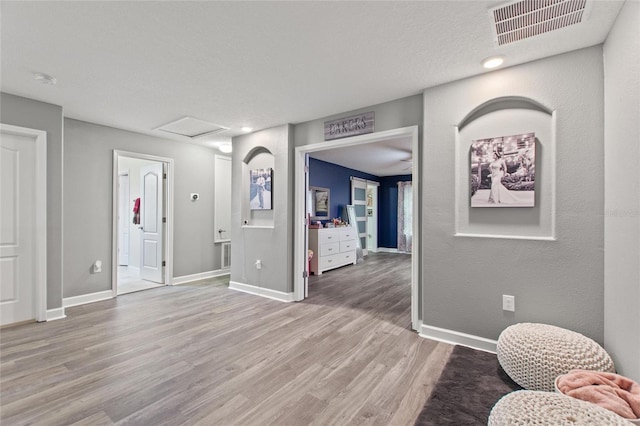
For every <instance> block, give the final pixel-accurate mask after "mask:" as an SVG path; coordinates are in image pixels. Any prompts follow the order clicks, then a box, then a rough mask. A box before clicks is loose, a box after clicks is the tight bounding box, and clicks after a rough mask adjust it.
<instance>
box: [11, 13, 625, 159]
mask: <svg viewBox="0 0 640 426" xmlns="http://www.w3.org/2000/svg"><path fill="white" fill-rule="evenodd" d="M622 3H623V2H621V1H593V5H592V8H591V12H590V16H589V17H588V19H587V20H586V22H584V23H582V24H578V25H575V26H572V27H568V28H564V29H561V30H558V31H555V32H553V33H549V34H544V35H540V36H537V37H534V38H532V39H528V40H525V41H522V42H519V43H515V44H513V45H508V46H502V47H499V48H498V47H496V46H495V45H494V42H493V33H492V27H491V20H490V19H489V13H488V10H489V9H490V8H492V7H495V6H498V5H503V4H505V2H503V1H422V2H418V1H412V2H403V1H392V2H385V1H370V2H357V1H353V2H352V1H349V2H346V1H345V2H335V1H329V2H316V1H299V2H270V1H260V2H245V1H229V2H223V1H215V2H206V1H205V2H182V1H165V2H131V1H110V2H109V1H108V2H99V1H80V2H68V1H52V2H26V1H18V2H13V1H2V2H1V3H0V14H1V36H2V38H1V51H2V52H1V55H2V57H1V59H2V63H1V75H0V76H1V89H2V91H3V92H6V93H11V94H15V95H20V96H25V97H28V98H32V99H37V100H41V101H44V102H49V103H53V104H57V105H62V106H63V108H64V115H65V117H70V118H75V119H79V120H84V121H89V122H93V123H98V124H104V125H108V126H113V127H118V128H122V129H127V130H132V131H136V132H141V133H147V134H155V135H158V136H161V137H170V138H173V139H176V140H185V138H183V137H179V136H175V137H174V136H169V135H168V134H166V133H162V132H160V133H159V132H158V131H157V130H153V129H155V128H157V127H158V126H160V125H162V124H165V123H168V122H170V121H173V120H176V119H179V118H182V117H184V116H192V117H195V118H197V119H201V120H206V121H210V122H213V123H215V124H218V125H220V126H224V127H229V128H230V130H229V131H227V132H225V133H221V134H218V135H215V136H214V137H212V138H211V139H207V138H203V139H200V140H198V141H197V143H201V144H205V145H212V144H214V143H216V142H220V141H224V140H227V141H228V140H229V138H230V137H231V136H234V135H237V134H240V133H241V130H240V128H241V127H243V126H250V127H252V128H253V129H256V130H257V129H263V128H269V127H273V126H277V125H280V124H284V123H299V122H304V121H308V120H312V119H316V118H321V117H325V116H328V115H332V114H336V113H339V112H342V111H349V110H353V109H357V108H362V107H365V106H368V105H374V104H377V103H381V102H386V101H390V100H393V99H398V98H402V97H405V96H409V95H414V94H417V93H420V92H421V91H422V90H423V89H425V88H427V87H431V86H435V85H438V84H442V83H446V82H450V81H453V80H457V79H461V78H464V77H469V76H473V75H477V74H480V73H483V72H486V71H485V70H484V69H483V68H482V67H481V64H480V62H481V60H482V59H483V58H486V57H488V56H493V55H496V54H501V55H504V56H505V57H506V63H505V66H512V65H516V64H520V63H524V62H529V61H532V60H535V59H539V58H543V57H546V56H551V55H556V54H560V53H563V52H567V51H570V50H575V49H579V48H583V47H588V46H592V45H596V44H599V43H602V42H603V41H604V40H605V38H606V36H607V34H608V32H609V29H610V28H611V26H612V24H613V22H614V21H615V18H616V16H617V14H618V12H619V10H620V8H621V6H622ZM37 72H42V73H47V74H50V75H52V76H54V77H55V78H56V79H57V85H55V86H49V85H43V84H41V83H39V82H36V81H35V79H34V74H35V73H37ZM371 151H372V152H373V151H375V150H371ZM355 157H357V156H355ZM371 161H373V160H371Z"/></svg>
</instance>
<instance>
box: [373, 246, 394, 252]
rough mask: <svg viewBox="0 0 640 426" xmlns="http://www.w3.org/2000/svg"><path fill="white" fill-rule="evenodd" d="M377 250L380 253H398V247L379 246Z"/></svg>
mask: <svg viewBox="0 0 640 426" xmlns="http://www.w3.org/2000/svg"><path fill="white" fill-rule="evenodd" d="M376 250H377V252H378V253H398V249H397V248H390V247H378V248H377V249H376Z"/></svg>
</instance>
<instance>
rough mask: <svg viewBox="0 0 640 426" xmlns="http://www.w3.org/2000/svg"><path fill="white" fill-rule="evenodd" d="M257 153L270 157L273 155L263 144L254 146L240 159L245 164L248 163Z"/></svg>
mask: <svg viewBox="0 0 640 426" xmlns="http://www.w3.org/2000/svg"><path fill="white" fill-rule="evenodd" d="M259 154H268V155H270V156H271V157H273V154H272V153H271V151H269V149H268V148H265V147H264V146H256V147H254V148H253V149H252V150H251V151H249V152H247V155H245V157H244V159H243V160H242V161H243V162H244V163H245V164H249V163H250V162H251V160H253V159H254V157H256V156H257V155H259Z"/></svg>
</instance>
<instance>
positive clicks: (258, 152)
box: [242, 146, 277, 228]
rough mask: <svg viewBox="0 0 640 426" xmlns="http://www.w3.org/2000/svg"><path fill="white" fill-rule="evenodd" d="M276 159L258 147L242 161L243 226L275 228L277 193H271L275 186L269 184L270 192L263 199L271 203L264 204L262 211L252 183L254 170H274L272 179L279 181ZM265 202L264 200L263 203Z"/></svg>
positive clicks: (264, 148)
mask: <svg viewBox="0 0 640 426" xmlns="http://www.w3.org/2000/svg"><path fill="white" fill-rule="evenodd" d="M274 167H275V157H274V155H273V153H272V152H271V151H270V150H269V149H268V148H266V147H264V146H256V147H254V148H252V149H251V150H250V151H249V152H248V153H247V155H245V157H244V159H243V160H242V182H243V185H242V212H243V213H242V226H244V227H267V228H273V226H274V210H273V205H274V203H273V197H274V196H276V194H275V193H273V192H272V191H271V189H272V188H273V185H271V184H269V188H268V191H264V192H263V194H262V195H263V197H268V198H269V201H268V202H267V203H266V204H264V206H265V208H264V209H260V208H258V207H257V206H256V199H255V198H256V197H257V196H258V194H257V193H256V191H252V190H251V188H252V187H255V185H254V182H252V181H251V171H252V170H266V169H271V170H272V179H277V175H275V170H274ZM264 201H265V200H264V199H263V202H264Z"/></svg>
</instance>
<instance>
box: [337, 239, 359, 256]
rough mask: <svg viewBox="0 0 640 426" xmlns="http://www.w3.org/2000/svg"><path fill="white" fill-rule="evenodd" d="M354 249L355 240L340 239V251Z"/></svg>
mask: <svg viewBox="0 0 640 426" xmlns="http://www.w3.org/2000/svg"><path fill="white" fill-rule="evenodd" d="M355 249H356V240H351V241H340V252H341V253H342V252H345V251H353V250H355Z"/></svg>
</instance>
